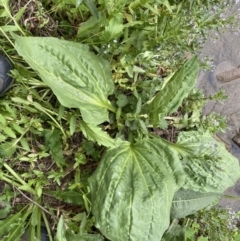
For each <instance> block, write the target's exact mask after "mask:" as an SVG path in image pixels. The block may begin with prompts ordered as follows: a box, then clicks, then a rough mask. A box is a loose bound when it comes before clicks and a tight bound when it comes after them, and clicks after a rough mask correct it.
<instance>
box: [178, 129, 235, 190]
mask: <svg viewBox="0 0 240 241" xmlns="http://www.w3.org/2000/svg"><path fill="white" fill-rule="evenodd" d="M178 143H179V144H181V145H183V146H185V147H186V148H187V149H188V150H189V151H190V150H192V153H191V154H188V155H185V156H184V157H183V159H182V163H183V167H184V170H185V173H186V175H187V178H186V182H185V184H184V188H185V189H190V190H193V191H198V192H214V193H222V192H224V191H225V190H226V189H227V188H228V187H231V186H233V185H234V184H235V183H236V182H237V180H238V179H239V178H240V167H239V162H238V159H237V158H236V157H234V156H233V155H232V154H230V153H229V152H228V151H227V150H226V149H225V146H224V144H223V143H220V142H217V141H216V140H215V139H214V138H213V137H212V136H211V135H210V134H209V133H204V134H201V133H199V132H197V131H189V132H180V134H179V137H178Z"/></svg>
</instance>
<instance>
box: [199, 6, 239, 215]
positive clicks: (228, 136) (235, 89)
mask: <svg viewBox="0 0 240 241" xmlns="http://www.w3.org/2000/svg"><path fill="white" fill-rule="evenodd" d="M239 9H240V3H238V4H236V5H235V7H234V9H233V11H232V13H231V14H239V13H240V11H239ZM239 24H240V23H239ZM202 56H210V57H212V58H213V59H214V65H215V66H216V69H215V70H214V71H212V72H205V73H204V72H201V73H200V75H199V79H198V87H199V88H201V89H203V90H204V92H205V94H206V95H207V96H209V95H211V94H213V93H216V92H217V91H219V90H221V89H222V90H225V93H226V95H228V99H227V100H225V101H224V104H220V103H217V102H215V101H211V102H209V103H208V104H207V105H206V107H205V109H204V113H205V114H210V113H211V112H217V113H221V115H222V116H224V117H226V119H227V123H228V129H227V130H226V133H224V134H221V135H220V138H221V139H222V141H223V142H224V143H227V145H228V146H229V147H230V151H231V153H232V154H233V155H234V156H236V157H237V158H238V160H239V161H240V148H239V147H238V146H237V145H235V144H234V143H233V142H232V138H233V137H234V136H235V135H236V134H237V133H238V132H239V131H240V78H239V79H235V80H233V81H231V82H227V83H221V82H219V81H218V80H217V78H216V75H217V74H219V73H222V72H223V71H227V70H231V69H234V68H236V67H238V66H239V65H240V32H239V34H237V33H229V32H226V33H222V34H220V38H219V40H217V41H215V40H213V38H212V37H211V35H210V37H209V40H208V41H207V43H206V44H205V46H204V48H203V51H202ZM226 194H227V195H231V196H235V197H238V198H239V199H240V180H239V181H238V182H237V183H236V185H235V186H234V187H231V188H229V189H228V190H226ZM220 205H221V206H227V205H228V206H230V207H231V208H232V209H234V210H235V211H240V200H232V199H222V200H221V201H220Z"/></svg>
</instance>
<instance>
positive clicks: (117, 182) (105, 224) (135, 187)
mask: <svg viewBox="0 0 240 241" xmlns="http://www.w3.org/2000/svg"><path fill="white" fill-rule="evenodd" d="M183 182H184V174H183V171H182V167H181V164H180V162H179V160H178V155H177V153H175V152H173V151H172V150H171V149H169V148H168V146H167V145H165V144H163V143H162V142H161V140H160V139H159V138H155V139H152V140H150V139H146V140H142V141H139V142H137V143H136V144H130V143H128V142H124V143H122V144H121V145H120V146H119V147H117V148H114V149H110V150H108V151H107V152H106V154H105V155H104V156H103V158H102V160H101V162H100V164H99V166H98V169H97V170H96V171H95V173H94V174H93V176H92V177H90V179H89V184H90V190H91V200H92V212H93V215H94V216H95V219H96V225H97V227H98V228H99V229H100V230H101V232H102V233H103V234H104V235H105V236H106V237H107V238H108V239H110V240H114V241H122V240H124V241H136V240H137V241H146V240H151V241H159V240H160V239H161V237H162V235H163V233H164V231H165V230H166V229H167V228H168V226H169V221H170V208H171V203H172V198H173V195H174V192H175V191H176V190H178V188H179V186H181V185H182V183H183Z"/></svg>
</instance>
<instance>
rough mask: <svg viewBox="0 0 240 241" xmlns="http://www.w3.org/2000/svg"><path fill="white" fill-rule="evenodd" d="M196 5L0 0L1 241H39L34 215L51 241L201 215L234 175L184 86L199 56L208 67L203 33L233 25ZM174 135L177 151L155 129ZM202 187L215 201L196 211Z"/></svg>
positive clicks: (218, 125) (215, 119)
mask: <svg viewBox="0 0 240 241" xmlns="http://www.w3.org/2000/svg"><path fill="white" fill-rule="evenodd" d="M204 2H205V5H204V4H201V2H200V1H184V2H183V1H177V0H176V1H175V0H171V1H170V0H169V1H157V2H156V1H152V0H145V1H137V0H136V1H127V0H126V1H125V0H124V1H122V0H121V1H105V0H101V1H96V2H94V1H72V0H69V1H68V0H66V1H60V0H44V1H31V0H30V1H10V2H9V1H8V0H2V1H0V7H1V8H0V11H1V15H0V36H1V38H0V46H1V50H2V51H3V52H4V53H5V54H6V55H8V56H9V58H10V59H11V61H12V62H13V64H14V67H15V69H14V70H13V71H12V76H13V77H14V79H15V80H16V81H15V84H14V86H13V88H12V89H11V90H10V91H9V92H8V93H7V94H5V95H4V96H2V97H1V102H0V110H1V114H0V125H1V130H0V163H1V173H0V178H1V180H2V181H3V183H4V184H3V190H2V195H1V202H2V204H1V205H2V206H3V208H1V213H0V214H1V218H4V220H1V225H0V226H1V227H0V234H1V235H2V236H4V240H17V239H19V238H20V237H21V235H22V234H23V233H24V230H25V229H28V230H29V240H34V239H35V237H36V238H37V239H40V237H41V232H40V229H41V221H43V222H44V225H45V226H46V229H47V232H48V234H49V239H50V240H53V238H55V239H56V240H64V241H65V240H72V239H76V240H104V237H103V236H102V235H101V234H100V233H99V231H98V230H96V228H95V227H94V226H96V227H97V228H99V229H100V231H101V232H102V234H103V235H104V236H105V237H106V238H108V239H110V240H160V238H161V237H162V235H163V233H164V232H165V231H166V229H167V228H168V226H169V222H170V218H172V217H171V216H172V213H174V215H176V216H179V215H180V214H181V210H184V212H185V213H184V216H186V215H189V214H191V213H189V212H188V211H189V210H192V213H194V212H196V210H199V209H201V208H203V207H205V206H207V205H209V204H210V203H211V202H212V196H213V197H214V198H216V195H212V194H211V191H212V190H213V189H214V190H215V191H216V192H218V195H221V193H222V192H223V191H224V190H225V189H226V188H227V187H228V186H230V185H232V184H233V182H235V181H236V180H237V179H238V177H239V176H238V175H239V172H238V170H239V167H238V165H237V161H236V159H234V158H233V157H232V156H231V155H230V154H228V153H227V152H226V150H225V149H223V147H222V146H221V145H219V144H218V143H217V142H215V141H214V139H213V138H212V137H211V135H210V134H209V132H210V133H216V132H217V131H221V130H222V129H224V127H225V122H224V120H223V119H222V118H221V117H219V116H217V115H210V116H208V117H203V116H202V115H201V109H202V106H203V104H204V103H205V101H206V98H205V97H204V96H203V95H202V94H201V93H200V92H199V91H193V90H192V89H193V87H194V84H195V81H196V79H197V74H198V69H199V62H200V66H201V67H202V68H207V67H209V65H210V63H209V62H208V61H206V60H205V61H204V60H203V62H202V61H199V60H198V59H197V57H195V55H197V54H198V53H199V51H200V49H201V46H202V45H203V43H204V41H205V40H206V36H207V32H208V31H209V30H214V29H215V30H218V29H219V26H222V27H227V26H228V25H229V24H230V25H231V26H233V24H234V18H233V17H229V18H226V19H225V18H222V14H223V12H224V11H225V10H226V9H227V5H226V3H223V2H222V1H217V0H215V1H204ZM9 3H10V4H9ZM236 20H237V18H236V19H235V21H236ZM236 22H237V21H236ZM19 35H20V36H28V37H20V36H19ZM33 36H34V37H33ZM40 36H45V37H44V38H41V37H40ZM46 36H48V37H46ZM49 36H51V37H60V38H49ZM63 39H65V40H63ZM67 40H71V41H67ZM56 46H57V47H56ZM20 56H22V57H23V58H21V57H20ZM56 83H57V84H56ZM209 99H217V100H222V99H224V96H223V95H222V94H221V93H218V94H216V95H215V96H211V97H209ZM175 127H177V128H178V129H179V130H178V131H179V132H180V133H179V136H178V142H177V143H171V142H167V141H166V140H164V139H162V138H160V137H159V136H156V135H153V134H152V132H153V131H154V130H155V128H162V129H166V130H167V129H168V128H175ZM183 130H188V132H185V131H183ZM175 139H176V138H175ZM209 143H213V144H214V148H215V149H216V150H215V149H214V151H216V155H215V154H214V155H213V152H212V150H210V147H209V145H210V144H209ZM199 148H200V149H199ZM199 153H201V154H199ZM202 153H204V154H203V155H202ZM223 156H224V157H226V158H225V159H226V160H228V163H226V162H225V159H224V158H222V157H223ZM192 157H194V158H192ZM191 158H192V159H191ZM159 160H161V162H159ZM190 161H192V162H190ZM229 163H231V164H230V166H229ZM209 171H211V172H212V174H211V175H210V177H209V174H208V172H209ZM206 173H207V174H206ZM229 173H230V174H231V177H229V176H228V174H229ZM215 178H216V180H215ZM205 180H207V181H205ZM218 183H219V185H218ZM182 187H184V188H186V187H187V188H188V189H189V190H188V191H187V194H186V196H187V198H186V203H187V208H186V203H185V202H178V204H179V205H180V206H181V205H182V206H185V209H181V207H180V208H176V205H175V204H176V202H177V201H176V200H177V199H176V196H177V195H180V196H181V197H182V196H183V194H182V191H181V190H182ZM198 191H204V192H205V193H206V195H210V197H211V198H210V199H209V200H210V201H208V202H206V203H204V206H201V207H200V206H199V205H197V204H196V203H194V202H193V201H192V200H191V196H192V192H194V194H195V195H196V200H200V199H201V197H202V196H201V195H202V194H201V193H198ZM209 193H210V194H209ZM211 195H212V196H211ZM129 204H130V205H129ZM172 204H173V207H175V209H174V210H173V211H172V210H170V209H171V205H172ZM159 207H160V208H159ZM163 207H164V208H163ZM91 213H92V214H93V215H92V214H91ZM162 217H164V218H162ZM149 224H151V225H150V226H148V225H149ZM159 224H161V225H160V226H161V227H159ZM130 227H131V228H130ZM149 230H150V231H149ZM141 232H142V233H141Z"/></svg>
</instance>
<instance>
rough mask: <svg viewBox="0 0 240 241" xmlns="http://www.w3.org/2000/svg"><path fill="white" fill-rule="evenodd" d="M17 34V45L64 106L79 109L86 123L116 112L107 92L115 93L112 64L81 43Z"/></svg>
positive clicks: (19, 51) (105, 117)
mask: <svg viewBox="0 0 240 241" xmlns="http://www.w3.org/2000/svg"><path fill="white" fill-rule="evenodd" d="M14 36H15V47H16V50H17V51H18V53H19V54H20V55H21V56H22V57H23V58H24V59H25V60H26V62H27V63H28V64H29V65H30V66H31V67H32V68H33V69H34V70H36V71H37V72H38V73H39V75H40V77H41V78H42V80H43V81H44V82H45V83H46V84H47V85H48V86H49V87H50V88H51V89H52V90H53V92H54V94H55V95H56V96H57V98H58V100H59V101H60V103H61V104H62V105H63V106H65V107H70V108H80V110H81V114H82V117H83V119H84V121H85V122H87V123H92V124H100V123H102V122H104V121H107V120H108V111H107V110H108V109H109V110H112V111H115V109H114V108H113V106H112V105H111V103H110V102H109V100H108V99H107V97H108V95H110V94H112V93H113V90H114V84H113V81H112V78H111V72H110V66H109V63H108V62H107V61H106V60H104V59H102V58H100V57H99V56H96V55H95V54H93V53H92V52H90V51H89V50H88V49H87V47H86V46H85V45H83V44H80V43H75V42H70V41H66V40H60V39H57V38H52V37H48V38H46V37H44V38H41V37H19V36H17V35H14Z"/></svg>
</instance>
